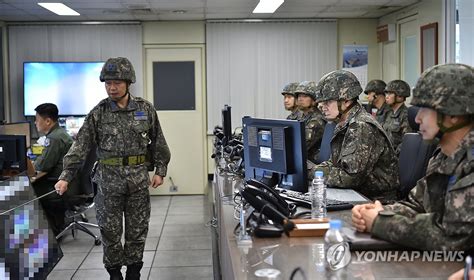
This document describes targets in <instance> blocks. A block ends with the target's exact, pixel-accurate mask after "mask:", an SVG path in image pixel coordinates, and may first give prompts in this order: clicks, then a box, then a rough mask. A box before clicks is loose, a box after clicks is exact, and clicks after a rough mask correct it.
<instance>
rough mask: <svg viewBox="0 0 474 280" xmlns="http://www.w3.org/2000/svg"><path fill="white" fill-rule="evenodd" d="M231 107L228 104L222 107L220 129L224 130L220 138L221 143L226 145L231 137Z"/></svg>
mask: <svg viewBox="0 0 474 280" xmlns="http://www.w3.org/2000/svg"><path fill="white" fill-rule="evenodd" d="M231 109H232V107H231V106H229V105H227V104H226V105H224V109H222V131H223V132H224V138H223V139H222V142H223V145H224V146H225V145H227V143H228V142H229V141H230V140H231V139H232V116H231V111H232V110H231Z"/></svg>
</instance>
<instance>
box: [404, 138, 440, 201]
mask: <svg viewBox="0 0 474 280" xmlns="http://www.w3.org/2000/svg"><path fill="white" fill-rule="evenodd" d="M436 146H437V141H433V142H431V143H427V142H424V141H423V138H422V137H421V134H419V133H406V134H405V135H404V136H403V140H402V146H401V149H400V157H399V160H398V170H399V173H400V194H399V195H400V199H405V198H406V197H407V196H408V193H409V192H410V190H411V189H412V188H413V187H415V185H416V182H417V181H418V180H420V179H421V178H422V177H423V176H425V173H426V168H427V166H428V162H429V160H430V158H431V156H432V155H433V151H434V149H435V148H436Z"/></svg>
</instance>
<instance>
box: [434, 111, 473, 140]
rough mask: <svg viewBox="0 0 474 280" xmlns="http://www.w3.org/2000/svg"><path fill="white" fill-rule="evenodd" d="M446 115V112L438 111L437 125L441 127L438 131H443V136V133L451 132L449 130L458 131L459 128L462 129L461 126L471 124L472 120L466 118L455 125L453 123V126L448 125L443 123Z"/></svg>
mask: <svg viewBox="0 0 474 280" xmlns="http://www.w3.org/2000/svg"><path fill="white" fill-rule="evenodd" d="M444 116H445V115H444V114H442V113H439V112H438V117H437V121H436V123H437V125H438V127H439V133H438V134H440V133H441V136H442V135H443V133H449V132H453V131H456V130H458V129H460V128H463V127H465V126H467V125H469V124H470V123H471V121H470V120H465V121H463V122H460V123H458V124H455V125H453V126H451V127H446V126H445V125H444V124H443V119H444Z"/></svg>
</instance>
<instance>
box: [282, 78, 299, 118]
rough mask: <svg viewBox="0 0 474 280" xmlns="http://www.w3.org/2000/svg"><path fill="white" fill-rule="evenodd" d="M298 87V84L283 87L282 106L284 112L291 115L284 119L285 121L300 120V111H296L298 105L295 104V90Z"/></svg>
mask: <svg viewBox="0 0 474 280" xmlns="http://www.w3.org/2000/svg"><path fill="white" fill-rule="evenodd" d="M297 86H298V83H289V84H287V85H285V87H284V88H283V90H282V91H281V94H282V95H283V105H284V106H285V110H287V111H290V112H291V113H290V114H289V115H288V116H287V117H286V119H287V120H298V119H299V118H300V111H299V110H298V105H297V104H296V97H295V89H296V87H297Z"/></svg>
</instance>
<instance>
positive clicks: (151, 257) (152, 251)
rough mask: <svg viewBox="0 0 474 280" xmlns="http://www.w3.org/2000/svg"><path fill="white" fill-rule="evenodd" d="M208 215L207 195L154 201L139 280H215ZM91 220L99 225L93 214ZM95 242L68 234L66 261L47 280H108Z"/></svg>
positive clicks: (79, 234) (65, 250)
mask: <svg viewBox="0 0 474 280" xmlns="http://www.w3.org/2000/svg"><path fill="white" fill-rule="evenodd" d="M209 213H210V211H209V202H208V198H207V196H202V195H201V196H152V197H151V219H150V229H149V232H148V238H147V241H146V245H145V253H144V260H143V261H144V266H143V269H142V278H141V279H153V280H154V279H156V280H158V279H160V280H161V279H163V280H164V279H173V280H174V279H213V274H212V252H211V248H212V244H211V229H210V228H209V227H207V226H206V223H207V222H208V221H209V220H210V216H209ZM88 218H89V219H90V222H93V223H95V221H96V220H95V213H94V211H91V212H90V213H88ZM94 232H96V233H98V230H94ZM93 243H94V242H93V239H92V237H90V236H89V235H87V234H85V233H83V232H78V234H77V235H76V238H75V239H73V238H72V235H71V234H69V235H67V236H66V237H65V238H64V239H63V240H62V241H61V243H60V244H61V249H62V250H63V253H64V257H63V258H62V259H61V260H60V262H59V263H58V264H57V265H56V267H55V268H54V270H53V271H52V272H51V273H50V274H49V276H48V280H64V279H84V280H85V279H87V280H90V279H94V280H99V279H108V274H107V272H106V271H105V269H104V268H103V264H102V246H94V244H93ZM122 271H123V272H125V268H123V270H122Z"/></svg>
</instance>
